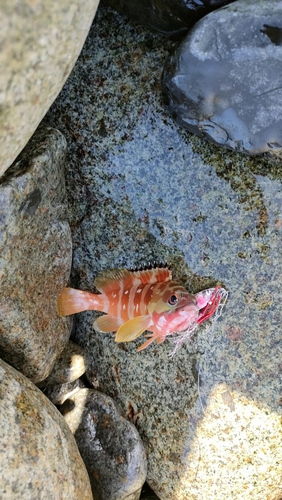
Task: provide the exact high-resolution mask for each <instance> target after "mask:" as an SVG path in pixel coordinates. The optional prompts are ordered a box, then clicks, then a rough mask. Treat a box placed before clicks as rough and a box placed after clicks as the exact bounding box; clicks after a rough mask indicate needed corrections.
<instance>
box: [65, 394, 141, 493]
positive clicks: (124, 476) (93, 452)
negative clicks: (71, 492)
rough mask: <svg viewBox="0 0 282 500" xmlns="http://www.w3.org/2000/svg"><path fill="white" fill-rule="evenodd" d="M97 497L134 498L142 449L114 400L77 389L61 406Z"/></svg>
mask: <svg viewBox="0 0 282 500" xmlns="http://www.w3.org/2000/svg"><path fill="white" fill-rule="evenodd" d="M61 412H62V413H63V415H64V416H65V419H66V422H67V424H68V425H69V427H70V429H71V431H72V432H73V433H74V435H75V439H76V442H77V445H78V448H79V451H80V453H81V456H82V458H83V460H84V463H85V465H86V468H87V470H88V473H89V477H90V482H91V486H92V491H93V495H94V496H95V498H99V500H125V499H126V500H138V499H139V497H140V493H141V488H142V485H143V483H144V482H145V479H146V470H147V468H146V465H147V464H146V455H145V450H144V447H143V444H142V441H141V439H140V436H139V435H138V432H137V430H136V428H135V427H134V425H132V424H131V423H130V422H128V421H127V420H126V419H125V418H124V417H123V416H122V414H121V412H120V410H119V408H118V407H117V405H116V403H115V402H114V400H113V399H112V398H110V397H108V396H106V395H105V394H102V393H100V392H98V391H95V390H94V389H81V390H80V391H78V392H76V393H75V394H73V395H72V396H71V397H70V398H69V399H68V400H67V401H65V403H64V404H63V406H62V407H61Z"/></svg>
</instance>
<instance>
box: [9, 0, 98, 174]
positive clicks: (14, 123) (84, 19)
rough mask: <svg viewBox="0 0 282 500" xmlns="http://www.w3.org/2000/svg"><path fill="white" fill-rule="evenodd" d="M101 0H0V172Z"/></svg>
mask: <svg viewBox="0 0 282 500" xmlns="http://www.w3.org/2000/svg"><path fill="white" fill-rule="evenodd" d="M98 3H99V1H98V0H86V1H85V2H83V7H82V6H81V2H79V1H78V0H70V1H68V0H62V1H60V2H57V1H55V0H51V1H49V2H45V1H44V0H21V2H20V4H19V2H18V1H17V0H2V1H1V4H0V19H1V30H0V47H1V53H0V66H1V68H2V71H1V73H0V177H1V175H2V174H3V173H4V172H5V170H6V169H7V168H8V167H9V166H10V165H11V164H12V162H13V161H14V160H15V158H16V157H17V155H18V154H19V153H20V151H21V150H22V149H23V147H24V146H25V145H26V143H27V141H28V140H29V139H30V137H31V135H32V134H33V133H34V131H35V129H36V127H37V126H38V125H39V123H40V121H41V120H42V118H43V116H44V115H45V113H46V112H47V111H48V109H49V108H50V106H51V104H52V102H53V101H54V99H55V98H56V97H57V95H58V93H59V92H60V90H61V88H62V86H63V84H64V82H65V81H66V79H67V77H68V75H69V74H70V72H71V70H72V68H73V65H74V63H75V61H76V59H77V57H78V55H79V53H80V51H81V48H82V46H83V43H84V41H85V38H86V36H87V33H88V30H89V28H90V26H91V23H92V20H93V18H94V16H95V12H96V9H97V6H98Z"/></svg>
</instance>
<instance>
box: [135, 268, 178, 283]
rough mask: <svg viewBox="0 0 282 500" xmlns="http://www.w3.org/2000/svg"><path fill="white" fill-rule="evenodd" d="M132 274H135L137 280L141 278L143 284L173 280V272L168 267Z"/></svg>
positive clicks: (143, 270)
mask: <svg viewBox="0 0 282 500" xmlns="http://www.w3.org/2000/svg"><path fill="white" fill-rule="evenodd" d="M132 274H134V276H135V277H136V278H140V280H141V283H143V284H147V283H158V282H160V281H171V279H172V275H171V270H170V269H169V268H168V267H156V268H152V269H142V271H134V272H133V273H132Z"/></svg>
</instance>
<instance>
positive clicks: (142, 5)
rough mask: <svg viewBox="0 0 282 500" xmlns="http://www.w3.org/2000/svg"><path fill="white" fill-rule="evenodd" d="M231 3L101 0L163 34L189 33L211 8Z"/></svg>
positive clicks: (212, 0)
mask: <svg viewBox="0 0 282 500" xmlns="http://www.w3.org/2000/svg"><path fill="white" fill-rule="evenodd" d="M232 1H234V0H201V1H200V2H199V0H189V2H187V0H173V1H171V0H143V1H142V2H140V1H138V0H104V2H102V3H105V4H106V5H110V6H111V7H112V8H113V9H116V10H117V11H118V12H120V13H121V14H124V15H125V16H129V17H130V18H131V19H132V20H133V21H135V22H137V23H138V24H142V25H144V26H146V27H148V28H149V29H151V30H153V31H159V32H160V33H162V34H163V35H168V36H169V35H174V34H176V33H182V32H185V31H187V30H189V29H190V28H191V27H192V26H193V25H194V24H195V23H196V22H197V21H198V20H199V19H201V18H202V17H203V16H205V15H206V14H208V12H211V11H212V10H214V9H218V8H219V7H221V6H223V5H227V4H228V3H230V2H232Z"/></svg>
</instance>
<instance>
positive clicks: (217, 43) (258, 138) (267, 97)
mask: <svg viewBox="0 0 282 500" xmlns="http://www.w3.org/2000/svg"><path fill="white" fill-rule="evenodd" d="M281 75H282V2H281V1H279V0H270V1H268V2H265V1H263V0H258V1H255V2H254V1H253V0H238V1H237V2H234V3H232V4H231V5H228V6H227V7H224V8H221V9H219V10H217V11H215V12H213V13H211V14H208V15H207V16H206V17H205V18H204V19H202V20H201V21H199V22H198V23H197V24H196V25H195V27H194V29H193V30H192V31H191V32H190V33H189V34H188V36H187V38H186V39H185V41H184V42H183V43H182V45H181V46H180V48H179V49H178V50H177V51H176V53H174V54H173V55H172V56H171V57H170V58H169V59H168V61H167V62H166V65H165V69H164V73H163V78H162V83H163V93H164V100H165V103H166V105H167V108H168V110H169V112H170V113H171V114H172V116H173V118H174V119H175V120H176V121H177V123H178V124H180V125H181V126H183V127H185V128H186V129H187V130H189V131H190V132H193V133H195V134H198V135H201V136H203V137H206V138H207V139H208V140H210V141H212V142H214V143H215V144H218V145H220V146H223V147H226V148H229V149H233V150H236V151H240V152H243V153H248V154H252V155H253V154H260V153H263V152H273V153H276V154H281V151H282V118H281V116H282V76H281Z"/></svg>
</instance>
